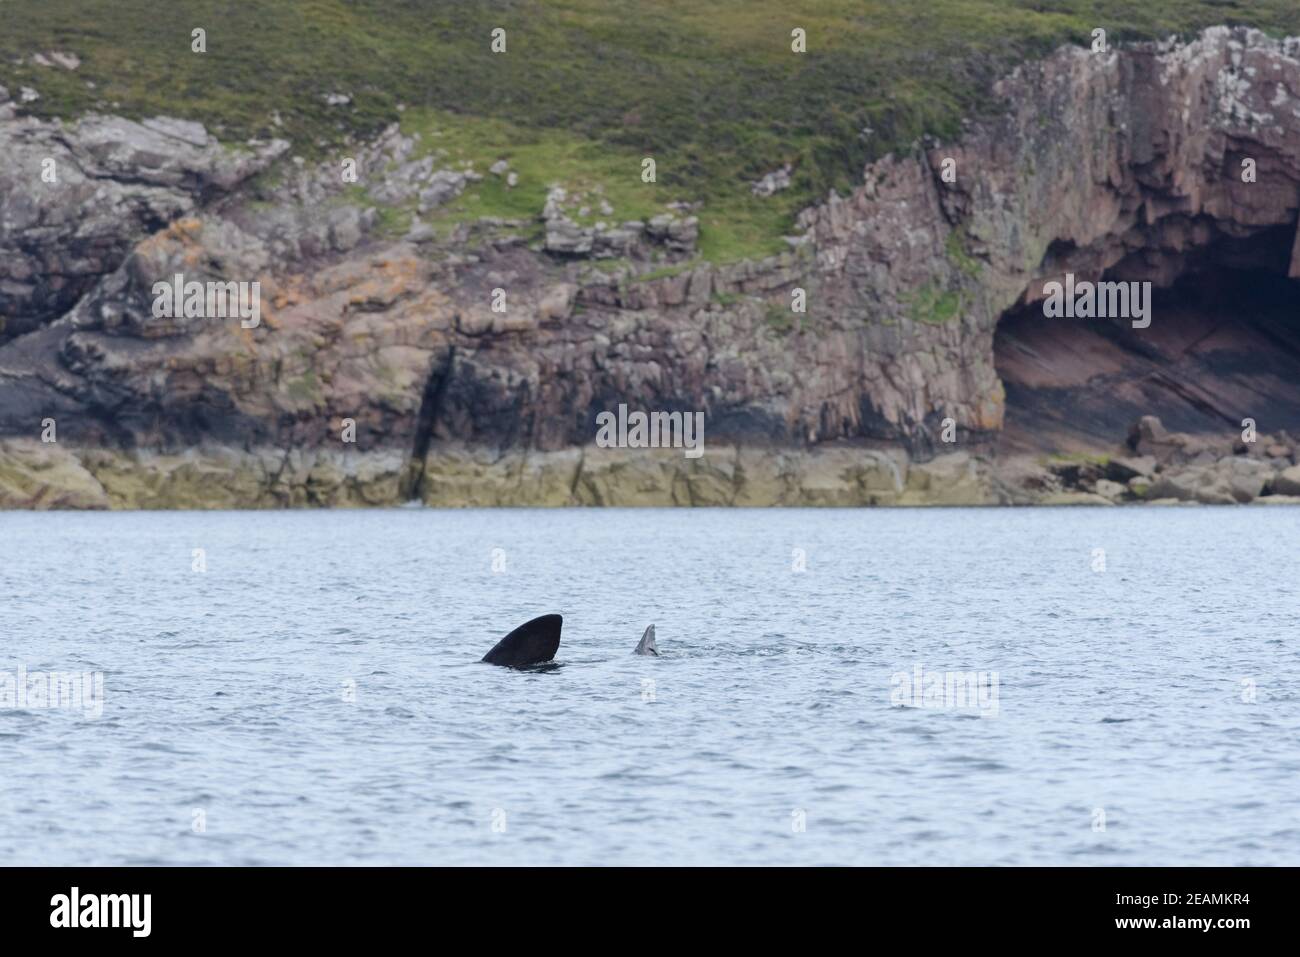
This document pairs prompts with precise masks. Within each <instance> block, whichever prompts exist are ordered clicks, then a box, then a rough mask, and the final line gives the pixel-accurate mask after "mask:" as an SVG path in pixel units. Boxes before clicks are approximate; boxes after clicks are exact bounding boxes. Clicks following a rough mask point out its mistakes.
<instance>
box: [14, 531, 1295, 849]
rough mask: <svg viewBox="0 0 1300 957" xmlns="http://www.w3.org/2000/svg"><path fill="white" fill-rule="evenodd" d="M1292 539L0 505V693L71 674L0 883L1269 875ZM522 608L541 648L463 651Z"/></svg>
mask: <svg viewBox="0 0 1300 957" xmlns="http://www.w3.org/2000/svg"><path fill="white" fill-rule="evenodd" d="M196 548H202V549H204V552H205V555H206V562H207V571H206V572H196V571H194V570H192V566H193V562H194V559H193V550H194V549H196ZM494 549H501V550H502V552H499V553H497V554H496V562H497V564H498V566H499V565H500V564H501V561H502V558H504V568H503V569H502V570H500V571H496V572H494V570H493V564H494ZM796 549H802V550H803V553H804V554H805V555H806V571H803V572H798V571H795V570H793V567H792V566H794V565H795V564H797V563H798V562H797V558H798V556H797V554H796V552H795V550H796ZM1095 549H1104V550H1105V552H1104V559H1105V570H1104V571H1095V570H1094V566H1095V565H1097V566H1099V564H1100V562H1099V557H1100V556H1099V555H1098V554H1097V553H1096V552H1095V551H1094V550H1095ZM1298 556H1300V510H1296V509H1291V508H1285V507H1278V508H1269V509H1265V508H1254V509H1209V508H1202V509H1157V508H1150V509H1145V510H1142V509H1124V510H1119V509H1112V510H1095V509H1093V510H1068V509H1033V510H963V509H936V510H892V511H889V510H861V511H854V510H763V511H747V510H736V511H712V510H696V511H688V510H675V511H674V510H632V511H623V510H606V511H596V510H563V511H531V510H498V511H432V510H422V509H396V510H390V511H367V512H285V513H252V512H247V513H134V514H132V513H121V514H48V515H37V514H25V513H0V602H3V607H2V610H3V616H2V617H0V622H2V623H3V625H2V630H0V638H2V640H0V672H7V673H8V674H10V675H16V674H17V672H18V669H19V667H20V666H21V667H25V668H27V669H29V670H30V671H32V672H38V671H42V670H46V671H49V670H61V671H102V672H103V676H104V701H103V713H102V715H101V716H99V717H97V718H96V717H93V716H88V715H86V714H83V713H80V712H78V711H76V710H73V709H67V708H64V709H51V708H45V709H42V708H33V707H28V708H18V707H4V706H3V704H0V769H2V770H0V862H3V863H9V864H158V863H167V864H286V863H287V864H328V863H345V864H399V863H400V864H434V863H501V864H546V863H561V864H608V863H650V864H680V863H686V864H704V863H742V864H775V863H780V864H833V863H843V864H871V863H878V864H922V865H924V864H1033V863H1046V864H1300V786H1298V785H1300V776H1298V775H1297V771H1300V697H1298V695H1300V654H1298V653H1297V641H1298V640H1300V597H1298V596H1297V591H1296V589H1297V581H1298V577H1297V569H1296V560H1297V557H1298ZM550 611H558V612H561V613H562V614H563V615H564V616H565V625H564V639H563V644H562V645H561V648H560V653H559V655H558V657H557V661H559V662H560V666H559V667H557V668H554V669H552V670H548V671H544V672H532V673H528V672H514V671H510V670H507V669H501V668H495V667H492V666H490V665H484V664H480V663H478V659H479V658H480V657H482V655H483V654H484V652H485V651H487V649H488V648H489V647H491V646H492V645H493V644H494V643H495V642H496V640H497V639H498V638H499V637H500V636H501V635H503V634H504V633H505V632H507V631H509V630H510V629H511V628H513V627H514V626H515V625H517V624H520V623H521V622H523V621H524V620H526V619H528V618H531V617H533V616H534V615H538V614H542V613H545V612H550ZM651 622H654V623H656V625H657V632H658V643H659V647H660V650H661V651H662V653H663V657H661V658H658V659H647V658H642V657H638V656H634V655H632V654H631V651H632V649H633V647H634V646H635V645H636V643H637V640H638V639H639V638H640V636H641V632H642V631H643V630H644V628H645V626H646V625H647V624H649V623H651ZM918 665H919V666H921V668H922V669H923V672H930V671H933V672H945V671H953V672H968V671H985V672H996V673H997V681H998V684H997V698H996V713H989V714H987V716H985V717H979V716H978V711H977V710H974V711H973V710H972V709H971V708H969V707H968V708H951V709H950V708H946V707H937V708H936V707H918V706H915V704H917V703H919V704H922V705H923V704H924V703H925V702H924V700H923V699H920V700H919V701H918V702H913V701H912V699H910V698H909V699H908V700H907V701H906V702H903V703H900V702H899V700H898V697H899V694H900V692H899V686H898V685H897V684H896V683H895V682H894V680H893V679H894V676H895V675H896V674H897V673H900V672H904V673H907V674H909V675H911V674H913V673H914V669H915V668H916V667H917V666H918ZM11 680H12V679H11ZM990 682H991V678H990ZM1244 682H1253V685H1252V684H1249V683H1244ZM2 687H3V682H2V681H0V688H2ZM985 687H986V693H987V692H988V689H989V687H990V686H989V685H986V686H985ZM1252 687H1253V701H1252V700H1250V699H1251V698H1252V693H1251V691H1252ZM352 688H355V694H354V695H353V694H351V693H350V689H352ZM350 698H354V700H348V699H350ZM985 703H986V705H988V704H990V699H989V698H986V699H985ZM15 704H16V702H15ZM986 711H990V712H991V708H986ZM199 812H201V814H200V813H199ZM1103 813H1104V830H1101V829H1099V828H1100V824H1101V821H1102V818H1101V815H1102V814H1103ZM196 820H199V821H201V822H202V823H203V824H204V825H205V829H203V830H202V831H198V830H196V824H195V822H196Z"/></svg>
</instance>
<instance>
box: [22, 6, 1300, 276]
mask: <svg viewBox="0 0 1300 957" xmlns="http://www.w3.org/2000/svg"><path fill="white" fill-rule="evenodd" d="M1221 22H1228V23H1250V24H1252V25H1255V26H1261V27H1264V28H1265V29H1269V30H1272V31H1274V32H1292V33H1300V5H1298V4H1296V2H1295V0H1249V3H1244V2H1243V3H1232V2H1225V0H926V2H919V0H816V2H812V0H476V2H473V3H448V2H445V0H240V2H239V3H237V4H235V3H230V2H229V0H171V2H166V3H159V2H158V0H114V2H113V3H112V4H100V3H92V2H91V0H41V2H40V4H38V5H37V7H36V8H33V7H32V6H31V5H30V4H27V5H24V4H12V3H10V4H3V5H0V83H3V84H4V85H6V86H8V87H10V89H11V90H16V88H17V87H19V86H31V87H34V88H36V89H37V90H38V91H39V92H40V93H41V99H40V100H39V101H37V102H36V103H34V104H30V106H29V108H30V109H31V110H32V111H33V112H35V113H38V114H43V115H61V116H69V115H75V114H77V113H80V112H82V111H85V110H87V109H98V110H101V111H111V112H118V113H122V114H125V115H127V116H134V117H142V116H151V115H155V114H160V113H166V114H170V115H176V116H183V117H187V118H191V119H195V120H199V121H201V122H203V123H204V124H205V125H206V126H208V128H209V129H210V130H212V131H213V132H214V133H216V134H217V135H218V136H220V137H221V138H222V139H223V140H233V139H243V138H247V137H250V136H261V137H267V136H271V135H279V136H284V137H286V138H288V139H290V140H292V141H293V142H294V143H295V145H296V147H297V148H298V149H299V150H301V151H304V152H308V153H321V152H325V151H329V150H332V149H334V148H336V147H338V146H339V145H340V144H341V143H342V142H344V141H345V140H346V139H347V137H348V136H350V135H366V134H370V133H373V132H374V131H376V130H378V129H380V128H381V127H383V126H384V125H385V124H387V123H390V122H392V121H394V120H397V119H399V118H401V119H403V120H404V122H405V124H406V125H407V126H408V127H410V128H412V129H419V130H424V131H427V132H428V133H429V134H430V138H431V140H436V139H437V137H433V136H432V134H433V133H434V132H435V131H437V132H438V133H440V134H441V137H442V138H443V145H444V146H445V147H449V148H450V151H452V152H459V153H460V154H461V155H465V156H467V157H471V158H475V159H476V168H478V169H479V171H480V172H482V171H483V170H484V169H485V168H486V165H488V164H490V162H491V161H492V158H494V157H496V156H498V155H500V156H505V157H507V158H509V159H510V160H511V163H512V166H514V167H515V168H516V169H517V170H518V171H519V173H520V185H519V187H518V188H516V189H514V190H507V189H506V188H505V186H504V183H502V182H501V181H499V180H495V179H493V178H485V179H484V181H483V182H482V183H480V184H478V185H477V186H476V187H475V188H473V189H472V190H469V191H467V193H466V195H465V197H464V198H463V200H462V203H463V205H462V206H461V207H460V208H459V212H460V213H461V214H463V215H473V214H475V213H478V214H481V215H493V216H504V217H508V218H521V217H533V216H536V214H537V212H538V210H539V209H540V198H541V197H542V196H544V189H545V186H546V185H547V184H548V183H550V182H553V181H570V182H573V183H575V184H576V185H577V186H578V188H587V189H590V190H592V191H593V193H595V192H596V191H597V190H598V189H603V191H604V195H605V197H606V198H607V199H608V201H609V202H610V203H611V204H612V205H613V206H614V208H615V214H614V218H615V219H618V220H623V219H631V218H637V217H640V216H644V215H647V214H649V213H652V212H653V211H656V210H658V209H661V208H662V206H663V204H664V203H666V202H667V201H669V200H671V199H686V198H688V199H691V200H699V201H702V202H703V204H704V205H703V208H702V209H701V210H700V213H699V215H700V218H701V224H702V227H703V228H702V232H701V237H700V245H701V251H702V253H703V254H704V255H705V256H706V257H708V258H710V259H714V260H729V259H735V258H739V257H741V256H752V255H758V254H764V253H768V252H774V251H777V250H779V249H780V248H782V244H781V241H780V237H781V235H782V234H783V233H785V232H788V231H790V229H791V220H792V216H793V214H794V213H795V212H796V211H797V210H798V209H800V208H801V207H803V206H804V205H807V204H808V203H809V202H811V201H813V200H815V199H819V198H821V197H823V196H825V194H826V192H827V190H829V189H832V188H834V189H840V190H845V189H848V188H851V187H852V186H853V185H855V184H856V183H857V182H858V181H859V179H860V176H861V169H862V166H863V164H864V163H866V162H869V161H870V160H872V159H875V158H877V157H879V156H880V155H882V154H883V153H885V152H887V151H890V150H894V149H897V148H899V147H901V146H906V145H907V144H909V143H911V142H912V141H913V140H914V139H915V138H916V137H917V136H918V135H920V134H922V133H933V134H936V135H938V136H941V137H951V136H954V135H955V134H956V133H957V131H958V129H959V121H960V119H961V118H962V117H963V116H968V115H973V114H978V113H980V112H981V111H984V110H987V109H989V108H990V107H991V106H992V105H993V104H991V102H990V99H989V92H988V91H989V84H990V81H991V80H992V79H993V78H995V77H996V76H998V75H999V74H1001V73H1003V72H1005V71H1006V70H1007V69H1008V68H1010V67H1011V66H1013V65H1015V64H1016V63H1018V62H1020V61H1022V60H1023V59H1025V58H1027V57H1032V56H1037V55H1041V54H1042V53H1044V52H1046V51H1048V50H1050V49H1051V48H1052V47H1054V46H1056V45H1057V44H1060V43H1064V42H1079V43H1082V42H1086V41H1087V40H1088V38H1089V34H1090V32H1091V31H1092V29H1094V28H1095V27H1103V28H1105V29H1106V30H1107V35H1108V38H1109V39H1110V40H1111V41H1122V40H1126V39H1134V38H1142V37H1152V36H1164V35H1168V34H1170V33H1180V34H1187V33H1190V32H1192V31H1194V30H1197V29H1200V28H1202V27H1204V26H1207V25H1210V24H1214V23H1221ZM195 27H202V28H204V29H205V30H206V31H207V51H208V52H207V53H205V54H196V53H192V52H191V51H190V32H191V30H192V29H193V28H195ZM495 27H503V28H504V29H505V30H506V31H507V52H506V53H505V54H494V53H492V52H491V50H490V49H489V40H490V33H491V30H492V29H493V28H495ZM794 27H801V28H803V29H805V30H806V31H807V35H808V52H807V53H806V54H804V55H798V54H794V53H792V52H791V50H790V31H791V29H793V28H794ZM51 50H61V51H71V52H73V53H76V54H77V55H78V56H80V57H81V59H82V61H83V63H82V66H81V68H80V69H79V70H77V71H75V72H71V71H67V70H63V69H60V68H57V67H41V66H38V65H36V64H34V63H33V62H32V60H31V56H32V54H33V53H37V52H48V51H51ZM19 60H22V62H21V63H20V62H19ZM92 83H93V87H92V86H91V85H89V84H92ZM332 93H340V94H346V95H348V96H350V97H351V102H350V103H348V104H347V105H341V106H331V105H329V104H328V103H327V102H326V100H325V97H326V95H327V94H332ZM399 104H400V105H403V106H405V107H406V109H405V111H399V110H398V106H399ZM276 117H278V119H279V122H278V123H277V122H276ZM868 131H869V132H868ZM644 156H653V157H654V158H655V159H656V162H657V165H658V180H659V181H658V183H657V184H654V185H648V184H642V183H641V181H640V166H639V161H640V158H641V157H644ZM485 161H486V162H485ZM784 163H790V164H791V165H792V166H793V168H794V183H793V186H792V188H791V189H789V190H788V191H786V192H783V193H780V194H778V195H777V196H776V197H774V198H771V199H757V198H755V197H752V196H751V195H750V193H749V183H750V182H751V181H753V180H755V179H757V178H759V177H760V176H762V175H763V174H764V173H767V172H769V171H771V170H773V169H776V168H778V167H779V166H781V165H782V164H784Z"/></svg>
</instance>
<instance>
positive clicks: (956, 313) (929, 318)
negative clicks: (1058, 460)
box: [904, 282, 963, 324]
mask: <svg viewBox="0 0 1300 957" xmlns="http://www.w3.org/2000/svg"><path fill="white" fill-rule="evenodd" d="M904 301H905V302H906V303H907V304H908V305H909V306H910V308H911V314H912V319H913V320H914V321H915V322H931V323H936V324H938V323H944V322H952V320H954V319H957V318H960V316H961V309H962V305H963V302H962V298H961V295H960V294H959V293H956V292H953V291H952V290H951V289H940V288H939V287H938V286H936V285H935V284H934V283H933V282H927V283H926V284H925V285H923V286H921V288H920V289H918V290H917V291H916V292H915V293H913V294H912V295H911V296H905V297H904Z"/></svg>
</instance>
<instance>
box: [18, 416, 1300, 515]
mask: <svg viewBox="0 0 1300 957" xmlns="http://www.w3.org/2000/svg"><path fill="white" fill-rule="evenodd" d="M411 503H419V504H423V505H426V506H430V507H442V508H472V507H495V506H520V507H558V506H612V507H635V506H733V507H762V506H787V507H798V506H829V507H836V506H839V507H855V506H992V505H1021V506H1023V505H1082V506H1089V505H1091V506H1110V505H1131V504H1153V505H1181V504H1203V505H1236V504H1249V503H1256V504H1264V505H1296V504H1300V464H1297V448H1296V443H1295V442H1294V441H1293V440H1291V439H1290V438H1289V437H1288V436H1285V435H1282V436H1275V437H1267V436H1261V437H1259V438H1258V439H1257V440H1256V441H1254V442H1249V443H1248V442H1242V441H1238V442H1236V443H1229V444H1224V445H1216V444H1215V443H1213V442H1211V441H1208V440H1206V439H1205V438H1203V437H1198V436H1189V435H1185V434H1181V433H1172V432H1168V431H1167V430H1165V429H1164V428H1163V426H1162V425H1161V424H1160V422H1159V420H1157V419H1154V418H1152V417H1147V418H1145V419H1143V420H1142V421H1141V422H1139V423H1137V424H1136V425H1135V426H1134V428H1133V432H1132V434H1131V435H1130V438H1129V441H1128V443H1127V444H1126V445H1125V446H1123V447H1122V448H1119V449H1117V450H1116V454H1115V455H1114V456H1092V457H1084V458H1072V457H1059V458H1056V459H1046V460H1045V459H1043V458H1041V457H1033V456H1011V457H1007V458H1002V459H993V458H989V457H985V456H980V455H971V454H970V453H967V452H953V453H949V454H946V455H939V456H935V457H934V458H931V459H929V460H928V461H925V462H914V461H911V460H910V459H909V457H908V456H907V455H906V453H904V452H901V451H899V450H893V449H891V450H875V449H865V448H861V447H848V446H843V447H821V448H817V449H811V450H808V449H773V448H768V449H763V448H741V447H732V448H722V449H713V450H710V451H709V453H708V454H706V455H704V456H702V457H700V458H698V459H690V458H686V457H685V456H683V455H682V454H681V452H680V451H679V450H673V449H658V450H632V449H607V448H597V447H595V446H588V447H583V448H576V449H564V450H560V451H555V452H536V451H522V450H514V451H505V452H500V451H493V450H488V449H483V448H470V447H461V448H455V449H445V448H443V449H439V450H437V451H436V452H431V453H430V454H428V455H427V456H426V457H425V459H424V460H423V461H422V462H420V463H416V462H415V461H413V460H411V459H407V458H404V457H403V456H401V455H400V454H396V453H392V452H362V451H356V450H353V449H348V450H346V451H343V450H337V449H336V450H324V449H314V450H309V451H291V452H284V451H281V450H277V449H262V450H253V451H243V450H237V449H232V448H228V447H202V448H196V449H187V450H184V451H182V452H179V453H175V454H159V453H154V452H139V451H137V452H122V451H112V450H105V449H68V448H65V447H63V446H62V445H60V444H57V443H49V444H43V443H40V442H38V441H33V440H26V439H7V440H0V508H27V509H176V508H183V509H184V508H192V509H242V508H304V507H308V508H309V507H338V508H347V507H384V506H389V507H391V506H398V505H405V504H411Z"/></svg>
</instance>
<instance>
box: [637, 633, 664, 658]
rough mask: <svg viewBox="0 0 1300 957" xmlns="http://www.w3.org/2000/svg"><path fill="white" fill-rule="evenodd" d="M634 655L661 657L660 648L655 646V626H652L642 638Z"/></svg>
mask: <svg viewBox="0 0 1300 957" xmlns="http://www.w3.org/2000/svg"><path fill="white" fill-rule="evenodd" d="M632 654H634V655H654V656H655V657H658V656H659V646H658V645H656V644H655V626H654V625H651V626H650V627H649V628H647V629H646V630H645V634H644V635H642V636H641V642H640V644H638V645H637V646H636V648H635V650H633V652H632Z"/></svg>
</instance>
